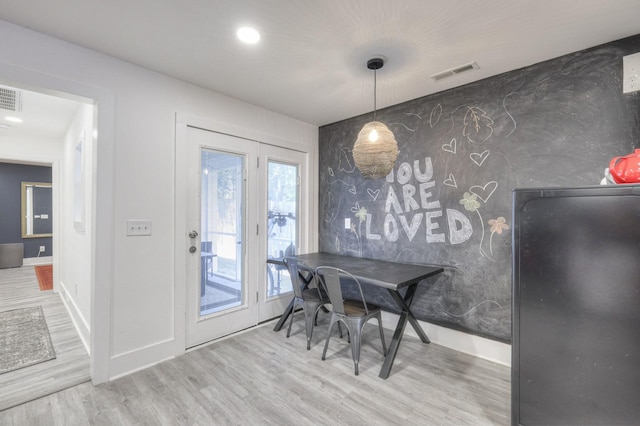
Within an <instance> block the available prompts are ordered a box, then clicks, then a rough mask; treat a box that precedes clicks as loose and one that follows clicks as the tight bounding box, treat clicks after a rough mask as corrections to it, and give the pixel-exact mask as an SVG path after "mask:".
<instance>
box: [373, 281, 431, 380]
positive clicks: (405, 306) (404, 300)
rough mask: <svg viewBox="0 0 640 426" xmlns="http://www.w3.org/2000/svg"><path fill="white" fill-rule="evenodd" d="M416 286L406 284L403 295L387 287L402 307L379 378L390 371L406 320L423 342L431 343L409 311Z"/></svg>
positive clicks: (384, 376)
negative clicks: (405, 290)
mask: <svg viewBox="0 0 640 426" xmlns="http://www.w3.org/2000/svg"><path fill="white" fill-rule="evenodd" d="M417 288H418V283H415V284H411V285H410V286H408V287H407V292H406V293H405V295H404V297H402V294H400V292H399V291H397V290H391V289H389V293H391V296H392V297H393V299H394V300H395V301H396V303H397V304H398V306H399V307H400V308H401V309H402V312H401V313H400V318H399V319H398V324H397V325H396V330H395V331H394V333H393V338H392V339H391V343H390V344H389V348H388V349H387V356H386V357H385V358H384V362H383V363H382V369H380V374H379V375H378V377H380V378H383V379H386V378H387V377H389V374H390V373H391V367H392V366H393V361H394V360H395V359H396V354H397V353H398V347H399V346H400V341H401V340H402V335H403V334H404V329H405V326H406V325H407V320H409V322H410V323H411V326H412V327H413V329H414V330H415V331H416V333H418V336H419V337H420V340H422V342H423V343H431V341H430V340H429V338H428V337H427V334H426V333H425V332H424V330H423V329H422V327H421V326H420V324H419V323H418V320H417V319H416V317H415V316H414V315H413V313H412V312H411V302H413V296H414V295H415V294H416V289H417Z"/></svg>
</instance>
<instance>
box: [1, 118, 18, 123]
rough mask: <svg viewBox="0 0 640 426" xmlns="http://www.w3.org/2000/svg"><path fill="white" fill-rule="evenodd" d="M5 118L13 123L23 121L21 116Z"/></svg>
mask: <svg viewBox="0 0 640 426" xmlns="http://www.w3.org/2000/svg"><path fill="white" fill-rule="evenodd" d="M4 119H5V120H7V121H11V122H12V123H22V118H19V117H5V118H4Z"/></svg>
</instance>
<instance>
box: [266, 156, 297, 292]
mask: <svg viewBox="0 0 640 426" xmlns="http://www.w3.org/2000/svg"><path fill="white" fill-rule="evenodd" d="M267 173H268V176H267V212H268V213H267V225H268V234H267V235H268V239H267V257H269V258H282V257H284V256H287V255H292V254H296V245H297V243H298V226H297V223H296V217H297V214H298V185H297V183H298V166H296V165H291V164H284V163H278V162H276V161H269V162H268V172H267ZM267 275H268V280H267V281H268V282H267V286H268V288H267V295H268V297H274V296H278V295H280V294H283V293H288V292H291V291H293V289H292V287H291V279H290V277H289V273H288V272H287V270H286V268H284V267H283V266H280V265H274V264H270V263H268V264H267Z"/></svg>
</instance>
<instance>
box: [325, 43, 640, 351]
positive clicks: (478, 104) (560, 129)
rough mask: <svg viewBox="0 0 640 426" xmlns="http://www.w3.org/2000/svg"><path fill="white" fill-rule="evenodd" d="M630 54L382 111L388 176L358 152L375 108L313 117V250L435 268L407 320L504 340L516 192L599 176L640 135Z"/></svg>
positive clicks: (570, 60)
mask: <svg viewBox="0 0 640 426" xmlns="http://www.w3.org/2000/svg"><path fill="white" fill-rule="evenodd" d="M639 51H640V36H634V37H630V38H626V39H623V40H619V41H616V42H612V43H608V44H606V45H602V46H598V47H595V48H592V49H587V50H584V51H580V52H577V53H573V54H569V55H565V56H562V57H560V58H556V59H553V60H550V61H546V62H543V63H539V64H535V65H532V66H529V67H526V68H523V69H519V70H516V71H512V72H508V73H505V74H501V75H498V76H495V77H491V78H488V79H485V80H481V81H478V82H475V83H472V84H469V85H465V86H461V87H458V88H455V89H451V90H447V91H443V92H440V93H437V94H434V95H429V96H426V97H422V98H418V99H414V100H412V101H409V102H406V103H403V104H399V105H395V106H392V107H389V108H386V109H383V110H380V111H378V114H377V116H378V119H379V120H380V121H383V122H384V123H386V124H387V125H388V126H389V128H390V129H391V130H392V131H393V132H394V134H395V136H396V140H397V141H398V147H399V150H400V154H399V157H398V161H397V164H396V167H395V168H394V169H393V171H392V172H391V173H390V174H389V175H388V176H387V178H386V179H378V180H367V179H364V178H363V177H362V175H361V174H360V172H359V171H358V170H357V169H356V168H355V166H354V162H353V157H352V152H351V149H352V148H353V144H354V142H355V140H356V137H357V134H358V131H359V130H360V129H361V128H362V126H363V125H364V124H365V123H366V122H368V121H371V119H372V114H366V115H363V116H359V117H355V118H351V119H348V120H345V121H341V122H338V123H333V124H329V125H326V126H323V127H321V128H320V134H319V139H320V193H319V206H320V212H319V213H320V225H319V239H320V241H319V248H320V250H321V251H326V252H330V253H342V254H348V255H352V256H359V257H367V258H374V259H384V260H394V261H400V262H409V263H421V264H438V265H444V266H445V273H444V274H442V275H441V276H439V277H438V278H433V279H430V280H428V281H426V282H425V283H423V284H422V285H421V286H419V290H418V293H417V295H416V298H415V300H414V303H413V309H414V313H415V314H416V317H418V319H421V320H425V321H428V322H432V323H435V324H439V325H442V326H446V327H450V328H454V329H457V330H461V331H465V332H468V333H471V334H475V335H479V336H483V337H488V338H491V339H494V340H498V341H503V342H509V341H510V339H511V253H512V250H511V227H512V224H511V207H512V206H511V192H512V190H513V189H514V188H522V187H552V186H589V185H597V184H598V183H599V182H600V180H601V179H602V178H603V176H604V170H605V168H606V167H607V166H608V165H609V160H610V159H611V158H612V157H614V156H618V155H623V154H627V153H630V152H632V151H633V149H634V148H636V147H638V145H640V97H639V94H638V92H635V93H630V94H623V93H622V58H623V56H625V55H628V54H632V53H636V52H639ZM505 54H508V52H505ZM390 60H392V58H391V59H390ZM479 65H480V66H481V67H482V64H479ZM427 78H428V77H427V76H425V79H427ZM611 213H612V220H615V212H611ZM345 219H348V221H349V223H348V224H347V223H346V222H347V221H346V220H345ZM559 261H562V260H561V259H559ZM540 267H544V265H540ZM367 291H368V292H369V294H368V297H370V298H373V299H375V300H376V301H377V302H378V303H380V304H382V305H383V306H385V307H386V308H387V309H389V310H395V309H396V308H395V306H394V305H393V302H392V301H391V300H389V299H388V298H387V297H386V295H385V294H384V293H383V292H380V293H378V292H375V291H374V289H372V288H370V289H368V290H367Z"/></svg>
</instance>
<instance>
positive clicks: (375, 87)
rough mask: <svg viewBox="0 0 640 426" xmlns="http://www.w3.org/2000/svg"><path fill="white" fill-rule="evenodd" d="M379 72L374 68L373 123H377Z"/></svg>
mask: <svg viewBox="0 0 640 426" xmlns="http://www.w3.org/2000/svg"><path fill="white" fill-rule="evenodd" d="M377 71H378V70H377V69H375V68H374V70H373V121H376V100H377V93H376V91H377V87H378V80H377V78H376V72H377Z"/></svg>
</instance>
